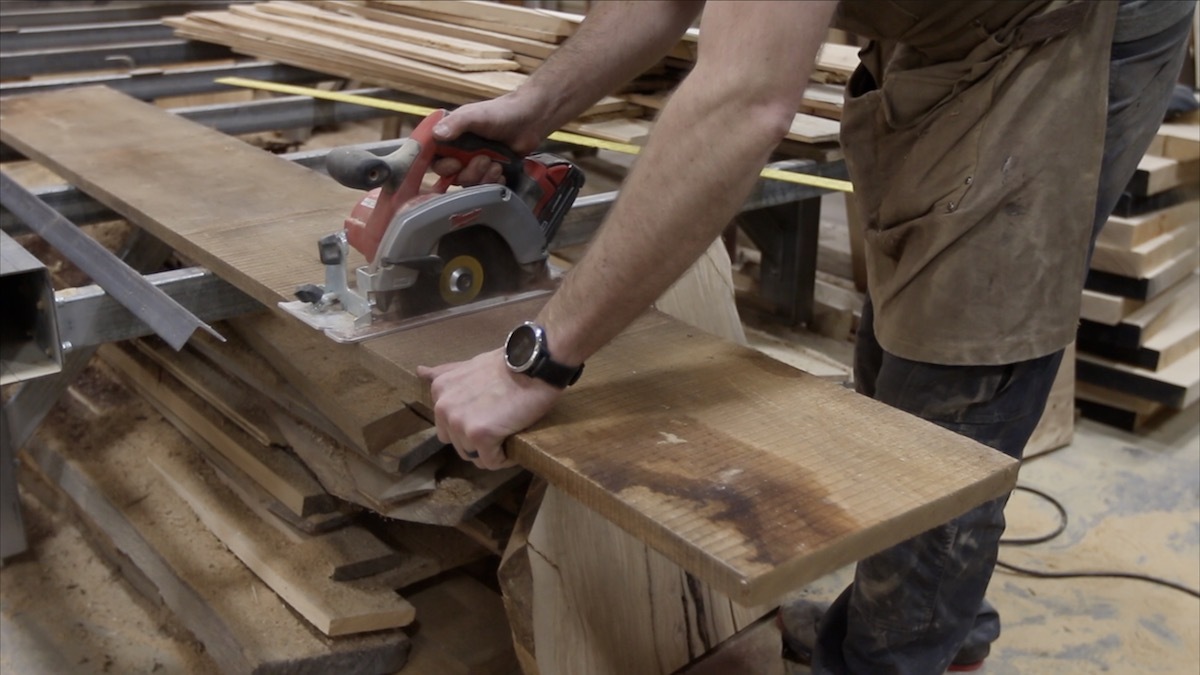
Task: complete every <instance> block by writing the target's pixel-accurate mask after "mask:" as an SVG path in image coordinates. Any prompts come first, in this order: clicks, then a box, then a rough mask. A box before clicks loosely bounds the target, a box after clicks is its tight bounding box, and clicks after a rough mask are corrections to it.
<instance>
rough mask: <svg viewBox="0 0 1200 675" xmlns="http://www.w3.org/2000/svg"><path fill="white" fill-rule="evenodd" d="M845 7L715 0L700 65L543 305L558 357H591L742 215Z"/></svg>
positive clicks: (568, 359)
mask: <svg viewBox="0 0 1200 675" xmlns="http://www.w3.org/2000/svg"><path fill="white" fill-rule="evenodd" d="M718 4H720V6H719V7H714V5H718ZM833 6H834V3H774V2H766V3H736V5H734V4H724V3H710V5H709V8H708V9H706V11H705V21H706V22H709V21H710V15H711V17H712V22H711V26H710V25H709V24H707V23H706V27H707V29H702V30H703V33H702V35H703V37H702V40H701V52H700V61H699V63H698V65H697V67H696V69H695V70H694V71H693V73H692V74H691V75H689V77H688V78H687V79H686V80H685V81H684V83H683V84H682V85H680V87H679V90H678V91H677V92H676V94H675V95H674V96H673V97H672V98H671V100H670V102H669V104H668V105H667V107H666V109H665V110H664V111H663V113H662V115H661V116H660V117H659V120H658V122H657V123H656V126H655V130H654V133H653V134H652V136H651V139H650V143H649V144H648V145H647V147H646V149H645V150H644V151H643V153H642V154H641V156H640V157H639V159H638V161H637V163H636V164H635V166H634V169H633V171H632V172H631V174H630V175H629V177H628V178H627V179H626V181H625V182H624V184H623V187H622V190H621V197H620V199H618V201H617V203H616V205H615V206H614V207H613V210H612V212H611V214H610V216H609V218H608V219H607V220H606V222H605V224H604V225H603V226H602V228H601V229H600V231H599V232H598V233H597V236H596V239H595V240H594V242H593V244H592V246H591V249H590V250H589V251H588V254H587V255H586V256H585V257H584V259H583V260H582V261H581V262H580V264H579V265H577V266H576V267H575V268H574V269H573V270H572V271H571V273H570V274H569V275H568V276H567V278H566V279H565V280H564V283H563V285H562V287H561V288H560V289H559V291H558V293H556V294H555V296H554V297H553V298H552V299H551V300H550V302H549V303H548V304H547V305H546V306H545V308H544V309H543V310H542V313H541V315H540V316H539V320H540V321H541V322H542V323H543V324H544V325H545V326H546V328H547V332H548V334H549V336H550V340H551V344H550V346H551V353H553V354H554V355H555V358H556V359H558V360H561V361H563V362H565V363H580V362H582V361H584V360H585V359H586V358H588V357H589V356H590V355H591V354H592V353H594V352H595V351H596V350H598V349H599V348H600V347H602V346H603V345H604V344H606V343H608V342H609V341H610V340H611V339H612V338H613V337H615V336H616V335H617V333H619V332H620V331H621V330H623V329H624V327H625V326H626V325H628V324H629V323H630V322H631V321H632V320H633V319H634V318H636V317H637V316H638V315H639V314H640V313H641V312H642V311H644V310H645V308H646V307H647V306H649V305H650V304H651V303H652V302H653V301H654V300H655V299H656V298H657V297H658V296H659V295H660V294H661V293H662V292H663V291H665V290H666V289H667V288H668V287H669V286H670V285H671V283H673V282H674V281H675V279H677V278H678V277H679V276H680V275H681V274H682V273H683V271H684V270H685V269H686V268H687V267H688V266H689V265H690V264H692V262H693V261H695V259H696V258H697V257H698V256H699V255H700V253H701V252H703V251H704V249H705V248H706V247H707V246H708V245H709V244H710V243H711V242H712V241H713V239H714V238H715V237H716V236H717V235H718V234H719V233H720V232H721V230H722V229H723V228H724V227H725V226H726V225H727V224H728V223H729V221H730V220H731V219H732V218H733V216H734V215H735V214H736V212H737V210H738V208H739V206H740V205H741V203H742V201H743V200H744V199H745V197H746V195H747V194H749V192H750V189H751V188H752V187H753V185H754V183H755V181H756V180H757V174H758V169H759V168H761V167H762V166H763V164H765V163H766V161H767V160H768V158H769V156H770V153H771V151H772V150H773V149H774V147H775V146H776V145H777V144H778V143H779V141H780V140H781V138H782V137H783V136H784V135H785V134H786V132H787V128H788V123H789V122H790V121H791V119H792V116H793V115H794V113H795V111H796V109H797V107H798V106H799V103H800V100H801V97H802V95H803V89H804V83H805V82H806V81H807V78H808V73H809V72H810V71H811V68H812V62H813V60H814V58H815V55H816V51H817V49H818V48H819V47H820V44H821V42H822V39H823V37H824V35H825V29H826V27H827V25H828V22H829V20H830V18H831V17H832V12H833ZM777 21H792V22H794V26H795V27H794V28H792V29H791V30H786V31H783V35H779V31H778V28H779V27H778V26H775V27H774V29H775V30H776V32H775V37H774V40H773V42H772V43H768V44H760V45H757V46H754V45H753V43H754V41H755V39H756V38H757V36H756V34H755V32H756V31H760V32H761V31H768V30H770V29H771V28H772V27H771V23H772V22H777ZM710 31H711V37H710ZM762 34H763V35H769V33H767V32H763V33H762ZM706 50H707V51H706Z"/></svg>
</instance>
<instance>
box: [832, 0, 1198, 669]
mask: <svg viewBox="0 0 1200 675" xmlns="http://www.w3.org/2000/svg"><path fill="white" fill-rule="evenodd" d="M1189 25H1190V20H1185V21H1182V22H1180V23H1178V24H1176V25H1175V26H1172V27H1171V28H1168V29H1167V30H1164V31H1162V32H1161V33H1159V34H1157V35H1154V36H1150V37H1148V38H1144V39H1140V40H1136V41H1133V42H1127V43H1119V44H1114V45H1113V47H1112V54H1111V59H1110V73H1111V75H1110V78H1111V79H1110V91H1109V109H1108V115H1107V129H1106V135H1105V149H1104V158H1103V166H1102V170H1101V177H1100V186H1099V195H1098V199H1097V204H1096V213H1095V221H1094V228H1093V237H1092V239H1093V243H1094V240H1095V235H1096V233H1098V232H1099V228H1100V227H1101V226H1102V225H1103V223H1104V222H1105V221H1106V220H1107V219H1108V215H1109V213H1111V211H1112V209H1113V207H1114V206H1115V205H1116V202H1117V200H1118V199H1119V197H1120V195H1121V192H1122V191H1123V189H1124V187H1125V185H1126V184H1127V183H1128V181H1129V179H1130V177H1132V175H1133V172H1134V170H1135V169H1136V167H1137V163H1138V161H1139V160H1140V158H1141V156H1142V155H1143V154H1144V152H1145V150H1146V148H1147V147H1148V146H1149V143H1150V141H1151V139H1152V138H1153V137H1154V134H1155V132H1156V131H1157V129H1158V123H1159V121H1161V119H1162V116H1163V113H1164V111H1165V110H1166V106H1167V103H1168V101H1169V98H1170V93H1171V90H1172V88H1173V86H1174V82H1175V79H1176V77H1177V74H1178V72H1179V69H1180V67H1181V65H1182V60H1183V57H1184V53H1185V52H1184V43H1185V41H1186V37H1187V34H1188V26H1189ZM872 325H873V311H872V307H871V304H870V301H869V300H868V302H867V303H866V306H865V307H864V310H863V316H862V321H861V322H860V332H859V335H858V338H857V339H858V343H857V345H856V355H855V356H856V359H855V378H856V383H857V386H858V389H859V391H860V392H861V393H863V394H865V395H868V396H872V397H874V398H876V399H878V400H881V401H883V402H885V403H888V404H890V405H893V406H895V407H898V408H900V409H903V410H906V411H908V412H911V413H913V414H916V415H918V416H920V417H923V418H925V419H928V420H930V421H933V422H935V423H937V424H940V425H941V426H944V427H946V428H949V429H951V430H953V431H956V432H958V433H962V434H963V435H966V436H968V437H971V438H974V439H976V440H979V441H980V442H983V443H985V444H987V445H989V446H991V447H993V448H996V449H997V450H1000V451H1002V452H1005V453H1006V454H1009V455H1010V456H1013V457H1016V458H1020V456H1021V453H1022V451H1023V449H1024V446H1025V443H1026V442H1027V441H1028V439H1029V436H1030V435H1031V434H1032V432H1033V430H1034V427H1035V426H1036V425H1037V422H1038V420H1039V418H1040V417H1041V413H1042V410H1043V409H1044V407H1045V402H1046V398H1047V397H1048V395H1049V391H1050V386H1051V385H1052V383H1053V380H1054V376H1055V374H1056V372H1057V370H1058V364H1059V363H1060V361H1061V358H1062V352H1061V351H1060V352H1056V353H1054V354H1051V355H1048V356H1045V357H1042V358H1039V359H1033V360H1031V361H1026V362H1022V363H1018V364H1009V365H1006V366H937V365H933V364H925V363H918V362H913V361H908V360H905V359H901V358H899V357H896V356H893V355H890V354H888V353H887V352H885V351H884V350H883V349H882V348H880V346H879V344H878V342H877V341H876V340H875V338H874V333H873V330H872ZM1006 501H1007V498H1002V499H997V500H994V501H992V502H989V503H987V504H984V505H982V506H980V507H978V508H976V509H973V510H972V511H970V512H968V513H967V514H964V515H963V516H961V517H959V518H956V519H955V520H954V521H951V522H950V523H948V524H946V525H943V526H941V527H938V528H935V529H933V530H931V531H929V532H927V533H925V534H922V535H920V536H918V537H916V538H914V539H912V540H909V541H908V542H904V543H903V544H900V545H898V546H896V547H893V548H892V549H889V550H887V551H884V552H883V553H880V554H878V555H875V556H871V557H869V558H867V559H866V560H864V561H862V562H861V563H860V564H859V565H858V567H857V569H856V573H855V580H854V583H853V584H852V585H851V586H850V588H848V589H846V591H845V592H844V593H843V594H842V595H841V596H840V597H839V598H838V599H837V600H836V601H835V602H834V604H833V606H832V607H831V608H830V609H829V611H828V612H827V613H826V614H825V616H824V617H823V619H822V620H821V622H820V633H819V637H818V644H817V648H816V650H815V653H814V661H813V672H814V673H844V672H849V673H939V672H942V671H943V670H945V669H946V668H947V667H948V666H949V665H950V664H951V662H952V661H953V662H955V663H959V664H965V663H973V662H977V661H979V660H982V658H983V657H985V656H986V655H987V653H988V651H989V646H990V644H991V642H993V641H994V640H995V639H996V638H997V637H999V634H1000V622H999V615H998V614H997V613H996V611H995V610H994V609H993V608H992V607H991V606H990V605H989V604H988V603H987V602H986V601H985V600H983V594H984V591H985V590H986V587H987V583H988V580H989V579H990V577H991V573H992V570H993V568H994V565H995V559H996V555H997V551H998V546H999V539H1000V535H1001V533H1002V532H1003V529H1004V515H1003V509H1004V504H1005V503H1006ZM960 649H961V651H960Z"/></svg>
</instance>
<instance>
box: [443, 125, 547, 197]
mask: <svg viewBox="0 0 1200 675" xmlns="http://www.w3.org/2000/svg"><path fill="white" fill-rule="evenodd" d="M481 155H482V156H484V157H487V158H488V159H490V160H492V161H493V162H496V163H497V164H499V165H500V167H501V169H502V171H503V174H504V184H505V185H507V186H508V187H509V188H510V189H516V186H517V184H518V183H519V182H520V180H521V173H522V171H523V162H524V159H525V158H524V157H522V156H521V155H518V154H517V153H516V152H514V151H513V149H512V148H510V147H508V146H507V145H505V144H503V143H499V142H497V141H493V140H489V139H487V138H484V137H483V136H480V135H479V134H475V133H472V132H470V131H468V132H466V133H464V134H462V135H461V136H459V137H458V138H455V139H454V140H452V141H437V145H436V148H435V150H434V156H435V157H436V158H437V159H442V158H451V159H457V160H458V161H459V162H461V163H462V165H463V166H466V165H467V164H468V163H469V162H470V161H471V160H472V159H475V158H476V157H479V156H481ZM457 177H458V175H457V174H455V175H453V176H444V177H443V178H442V180H441V182H444V183H446V186H447V187H449V186H450V185H453V184H454V180H455V179H456V178H457ZM439 186H440V182H439ZM442 191H444V189H443V190H442Z"/></svg>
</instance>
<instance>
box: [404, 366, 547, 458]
mask: <svg viewBox="0 0 1200 675" xmlns="http://www.w3.org/2000/svg"><path fill="white" fill-rule="evenodd" d="M417 374H418V375H420V376H421V377H422V378H424V379H426V380H428V381H429V383H430V391H431V393H432V395H433V413H434V421H435V423H436V424H437V430H438V440H440V441H442V442H443V443H451V444H453V445H454V449H455V450H457V451H458V454H459V456H460V457H462V458H463V459H465V460H467V461H469V462H474V463H475V466H478V467H480V468H483V469H503V468H505V467H509V466H513V464H514V462H513V461H512V460H511V459H509V458H508V457H506V456H505V454H504V448H503V443H504V439H506V438H508V437H509V436H511V435H513V434H515V433H517V432H518V431H521V430H522V429H524V428H526V427H528V426H530V425H531V424H533V423H534V422H537V421H538V420H540V419H541V418H542V417H543V416H545V414H546V413H547V412H549V411H550V408H552V407H554V404H555V402H557V401H558V397H559V396H561V395H562V390H560V389H557V388H555V387H553V386H551V385H549V384H547V383H545V382H543V381H541V380H538V379H536V378H532V377H527V376H525V375H519V374H517V373H513V372H512V371H510V370H509V369H508V366H506V365H504V354H503V350H495V351H490V352H485V353H483V354H480V355H479V356H476V357H475V358H473V359H471V360H470V361H459V362H457V363H446V364H442V365H440V366H436V367H434V368H427V367H425V366H420V367H419V368H417Z"/></svg>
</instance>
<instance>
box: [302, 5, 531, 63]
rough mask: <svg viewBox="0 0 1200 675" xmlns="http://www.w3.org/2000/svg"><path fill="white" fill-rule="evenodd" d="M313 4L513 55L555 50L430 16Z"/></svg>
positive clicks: (528, 54)
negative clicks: (508, 52) (500, 48)
mask: <svg viewBox="0 0 1200 675" xmlns="http://www.w3.org/2000/svg"><path fill="white" fill-rule="evenodd" d="M316 4H317V5H318V6H320V7H324V8H326V9H333V10H336V11H339V12H343V13H346V14H353V15H355V16H361V17H363V18H364V19H370V20H371V21H375V22H378V23H383V24H387V25H390V26H399V27H402V28H410V29H413V30H421V31H425V32H428V33H435V34H438V35H445V36H448V37H454V38H459V39H463V40H471V41H474V42H481V43H483V44H488V45H494V46H497V47H503V48H505V49H509V50H512V52H513V53H514V54H524V55H526V56H532V57H535V58H539V59H544V58H546V57H548V56H550V55H551V54H553V53H554V49H555V45H552V44H547V43H545V42H541V41H539V40H530V39H527V38H521V37H516V36H513V35H502V34H500V33H494V32H492V31H488V30H481V29H478V28H470V27H468V26H459V25H455V24H452V23H446V22H444V21H434V20H431V19H423V18H421V17H417V16H410V15H408V14H399V13H396V12H388V11H385V10H380V9H373V8H370V7H365V6H362V5H356V4H354V3H350V2H344V1H341V0H322V1H321V2H317V3H316Z"/></svg>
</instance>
